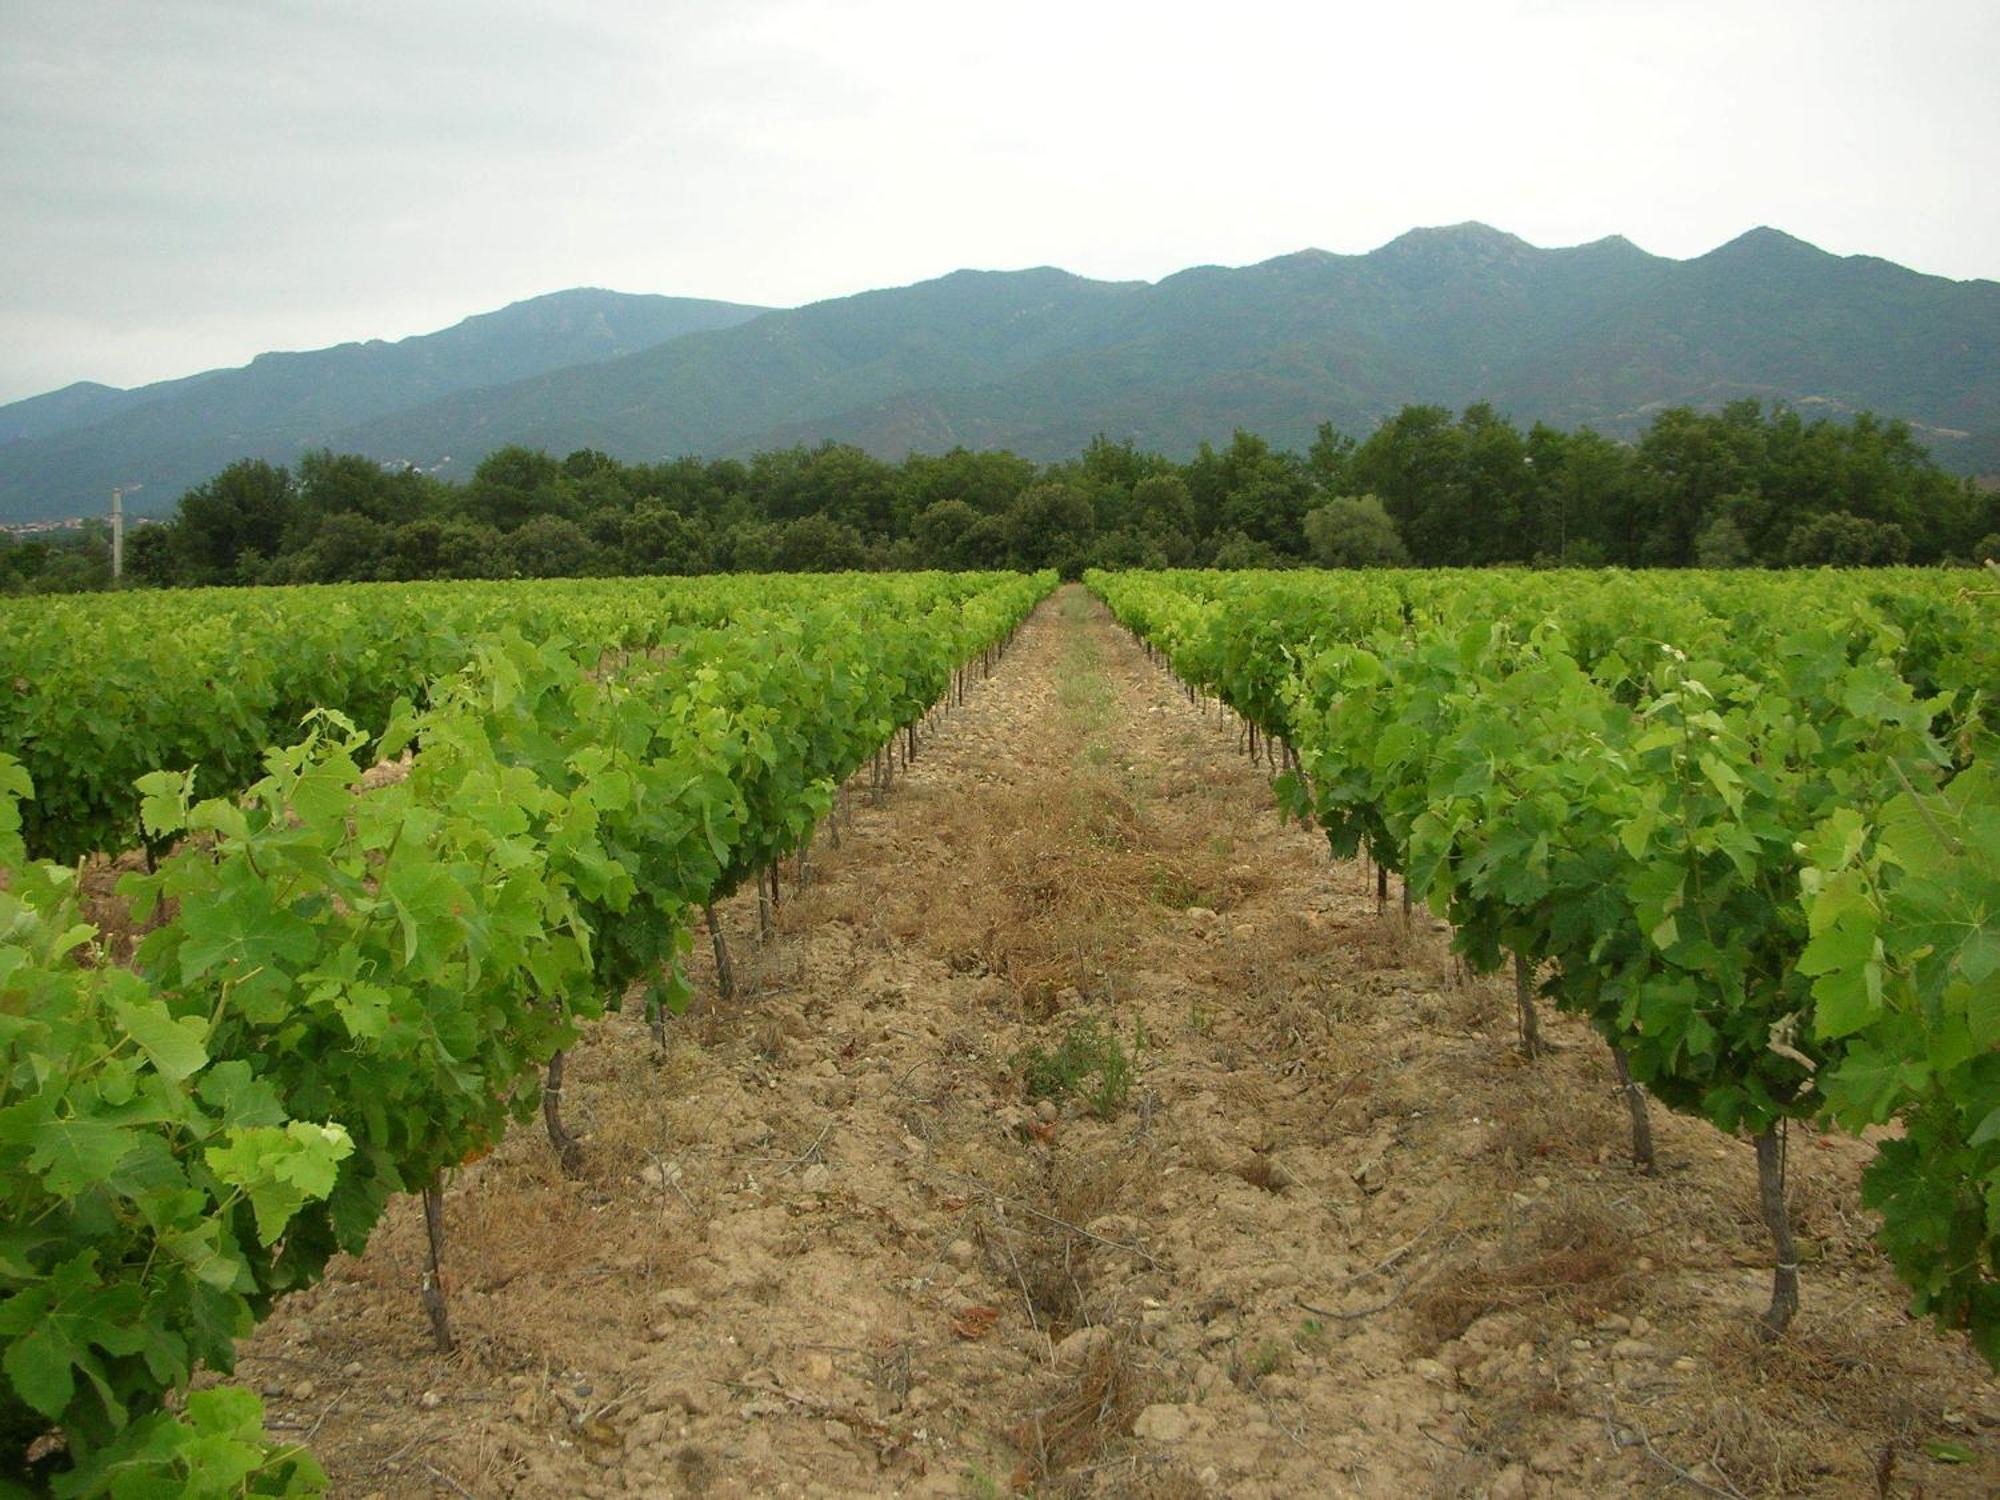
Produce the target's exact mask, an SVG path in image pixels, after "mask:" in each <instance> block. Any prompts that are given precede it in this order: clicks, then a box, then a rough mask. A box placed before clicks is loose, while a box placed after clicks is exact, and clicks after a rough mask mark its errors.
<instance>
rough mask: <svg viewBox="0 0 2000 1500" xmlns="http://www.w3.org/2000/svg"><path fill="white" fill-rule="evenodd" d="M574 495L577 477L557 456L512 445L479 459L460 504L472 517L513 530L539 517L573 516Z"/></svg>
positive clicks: (484, 523)
mask: <svg viewBox="0 0 2000 1500" xmlns="http://www.w3.org/2000/svg"><path fill="white" fill-rule="evenodd" d="M574 494H575V488H574V481H573V480H571V479H570V478H569V476H568V475H566V474H565V473H564V472H563V470H562V466H561V465H560V464H558V463H557V462H556V461H555V460H554V459H553V458H550V457H549V456H548V454H546V453H543V452H541V451H540V450H538V449H535V448H523V447H519V446H514V447H508V448H502V449H500V450H498V451H497V452H495V453H491V454H489V455H487V457H486V458H485V459H484V460H482V461H481V463H480V465H479V467H478V468H477V469H475V470H473V473H472V479H471V481H470V482H469V483H468V484H467V485H466V487H465V492H464V495H463V496H462V498H461V499H460V502H459V507H458V509H459V513H460V514H461V515H463V516H464V517H465V518H466V519H467V520H469V521H475V522H479V523H481V524H483V525H487V526H491V527H494V528H495V529H496V530H499V531H512V530H513V529H514V528H515V527H516V526H519V525H521V524H522V523H523V522H525V521H528V520H530V519H532V518H535V517H540V516H563V517H567V516H570V515H572V513H573V511H574V509H575V507H574V505H573V499H574Z"/></svg>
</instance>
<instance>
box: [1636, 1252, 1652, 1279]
mask: <svg viewBox="0 0 2000 1500" xmlns="http://www.w3.org/2000/svg"><path fill="white" fill-rule="evenodd" d="M1632 1268H1633V1269H1634V1270H1635V1271H1637V1272H1638V1273H1639V1274H1640V1275H1641V1276H1644V1275H1647V1274H1648V1273H1649V1272H1651V1271H1652V1269H1653V1257H1652V1256H1650V1255H1642V1256H1640V1257H1639V1258H1638V1259H1637V1260H1635V1261H1633V1262H1632Z"/></svg>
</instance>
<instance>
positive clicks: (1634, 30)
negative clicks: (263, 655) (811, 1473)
mask: <svg viewBox="0 0 2000 1500" xmlns="http://www.w3.org/2000/svg"><path fill="white" fill-rule="evenodd" d="M1996 169H2000V0H1898V3H1885V0H1431V3H1405V4H1397V3H1394V0H1376V3H1371V4H1366V5H1357V4H1350V3H1345V0H1318V3H1311V0H1304V3H1288V4H1278V3H1269V0H1233V3H1228V4H1215V3H1208V4H1201V5H1178V4H1173V3H1167V0H1149V3H1136V4H1126V3H1106V4H1098V3H1092V0H1061V3H1045V0H1009V3H1005V4H992V5H984V6H979V7H976V8H975V7H971V6H966V5H962V4H953V3H950V0H845V3H832V0H734V3H706V4H697V3H687V0H659V3H653V4H646V3H638V0H393V3H391V0H149V3H139V0H0V401H4V400H11V399H15V398H18V397H20V396H25V395H29V394H33V393H34V392H37V391H41V390H47V389H51V388H53V387H56V386H59V385H62V384H66V383H68V382H69V381H71V380H76V379H84V378H88V379H96V380H103V381H107V382H109V383H111V384H114V385H133V384H138V383H142V382H144V381H148V380H156V379H162V378H166V377H169V376H174V375H181V374H187V373H191V372H193V371H195V370H199V369H205V368H209V367H212V366H217V365H227V364H240V363H242V362H243V361H245V360H247V359H248V358H249V357H250V356H252V355H253V354H255V353H257V352H259V351H261V350H265V349H278V348H289V349H300V348H313V347H317V346H320V345H324V344H330V343H337V342H340V341H343V340H346V339H356V338H369V337H382V338H397V337H402V336H404V335H407V334H411V333H420V332H428V331H430V330H432V329H435V328H441V327H444V326H446V325H448V324H450V323H453V322H456V321H457V320H458V319H459V318H461V317H464V316H465V315H467V314H469V313H474V312H482V311H487V310H489V309H492V308H494V307H498V306H500V305H502V304H504V303H507V302H510V301H514V300H516V299H519V298H522V297H529V296H534V295H537V294H540V293H543V292H550V291H556V290H559V289H561V288H564V287H571V286H605V287H613V288H616V289H618V290H620V291H631V292H666V293H672V294H677V295H687V296H705V297H721V298H727V299H730V300H734V301H742V302H758V303H769V304H774V305H791V304H796V303H800V302H806V301H812V300H815V299H818V298H822V297H831V296H840V295H844V294H846V293H849V292H856V291H862V290H865V289H868V288H871V287H880V286H894V285H900V284H904V283H908V282H911V281H918V280H923V279H925V278H928V277H932V276H937V275H941V274H943V273H945V272H947V271H950V270H953V269H955V268H958V267H961V266H977V267H991V268H1013V267H1020V266H1030V265H1045V264H1046V265H1058V266H1062V267H1065V268H1067V269H1069V270H1072V271H1076V272H1079V273H1081V274H1084V275H1088V276H1099V277H1118V278H1143V279H1146V280H1153V279H1157V278H1158V277H1160V276H1163V275H1166V274H1169V273H1171V272H1173V271H1176V270H1179V269H1181V268H1183V267H1186V266H1189V265H1199V264H1204V263H1220V264H1225V265H1241V264H1247V263H1249V262H1253V261H1258V260H1264V259H1267V258H1269V257H1271V256H1273V255H1280V254H1284V253H1286V252H1288V251H1292V250H1297V249H1301V248H1304V247H1306V246H1317V247H1320V248H1322V249H1327V250H1334V251H1340V252H1356V251H1364V250H1369V249H1372V248H1374V247H1375V246H1377V245H1380V244H1382V243H1383V242H1385V241H1387V240H1389V239H1392V238H1394V237H1395V236H1396V235H1397V234H1400V233H1401V232H1402V231H1403V230H1405V229H1408V228H1410V227H1412V226H1413V225H1420V224H1448V223H1455V222H1458V221H1460V220H1464V219H1481V220H1484V221H1486V222H1487V223H1490V224H1493V225H1495V226H1497V227H1499V228H1502V229H1506V230H1511V231H1512V232H1514V233H1515V234H1518V235H1520V236H1522V237H1523V238H1524V239H1527V240H1529V241H1530V242H1532V243H1534V244H1538V245H1564V244H1575V243H1578V242H1581V241H1585V240H1591V239H1596V238H1598V237H1600V236H1603V235H1606V234H1612V233H1620V234H1624V235H1626V236H1627V237H1629V238H1630V239H1632V240H1634V241H1636V242H1637V243H1638V244H1639V245H1641V246H1642V247H1644V248H1645V249H1647V250H1651V251H1653V252H1655V253H1656V254H1662V255H1671V256H1677V257H1684V256H1690V255H1699V254H1702V253H1703V252H1705V251H1708V250H1710V249H1713V248H1714V247H1715V246H1716V245H1718V244H1721V243H1722V242H1724V241H1726V240H1728V239H1730V238H1733V237H1734V236H1735V235H1737V234H1739V233H1741V232H1742V231H1743V230H1745V229H1748V228H1751V227H1752V226H1754V225H1758V224H1771V225H1774V226H1776V227H1778V228H1780V229H1784V230H1786V231H1788V232H1789V233H1792V234H1795V235H1798V236H1799V237H1801V238H1803V239H1806V240H1810V241H1812V242H1813V243H1815V244H1817V245H1820V246H1822V247H1824V248H1826V249H1828V250H1832V251H1836V252H1839V253H1842V254H1854V253H1865V254H1873V255H1880V256H1884V257H1886V258H1888V259H1891V260H1895V261H1900V262H1902V263H1903V264H1905V265H1909V266H1912V267H1915V268H1916V269H1918V270H1921V271H1927V272H1932V273H1935V274H1939V275H1944V276H1952V277H1958V278H1967V277H1985V278H1990V279H1996V280H2000V190H1996V186H1995V176H1996Z"/></svg>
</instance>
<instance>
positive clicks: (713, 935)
mask: <svg viewBox="0 0 2000 1500" xmlns="http://www.w3.org/2000/svg"><path fill="white" fill-rule="evenodd" d="M701 910H702V915H703V916H705V917H706V918H707V919H708V943H709V946H710V947H711V948H713V949H714V950H715V996H716V998H717V999H718V1000H734V999H735V998H736V970H735V968H734V966H732V965H731V964H730V962H729V944H728V942H727V941H726V940H725V939H724V938H723V936H722V924H721V923H720V922H718V921H716V920H715V903H714V902H713V901H708V902H704V903H703V904H702V908H701Z"/></svg>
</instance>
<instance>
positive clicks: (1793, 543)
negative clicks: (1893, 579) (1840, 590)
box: [1785, 511, 1910, 568]
mask: <svg viewBox="0 0 2000 1500" xmlns="http://www.w3.org/2000/svg"><path fill="white" fill-rule="evenodd" d="M1909 557H1910V539H1909V537H1908V536H1906V535H1905V534H1904V532H1903V528H1902V527H1901V526H1898V525H1897V524H1896V523H1895V522H1894V521H1871V520H1869V519H1867V518H1866V517H1865V516H1855V515H1849V514H1848V513H1847V512H1845V511H1829V512H1828V513H1827V514H1825V515H1821V516H1814V517H1813V518H1812V519H1811V520H1809V521H1801V522H1799V524H1798V525H1797V526H1795V527H1793V528H1792V534H1791V537H1790V538H1789V539H1788V540H1787V542H1786V543H1785V561H1786V562H1787V563H1788V564H1789V565H1791V566H1792V567H1795V568H1798V567H1813V566H1822V565H1823V566H1831V567H1836V568H1881V567H1889V566H1893V565H1894V564H1896V563H1901V562H1907V561H1909Z"/></svg>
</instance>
